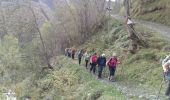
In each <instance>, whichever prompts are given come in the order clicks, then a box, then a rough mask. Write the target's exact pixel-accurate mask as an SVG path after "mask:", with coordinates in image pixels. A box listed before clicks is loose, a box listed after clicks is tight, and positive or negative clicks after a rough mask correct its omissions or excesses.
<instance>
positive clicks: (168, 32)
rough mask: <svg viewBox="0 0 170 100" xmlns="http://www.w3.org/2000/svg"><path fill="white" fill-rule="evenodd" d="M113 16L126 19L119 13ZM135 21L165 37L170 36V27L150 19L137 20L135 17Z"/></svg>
mask: <svg viewBox="0 0 170 100" xmlns="http://www.w3.org/2000/svg"><path fill="white" fill-rule="evenodd" d="M111 16H112V17H114V18H116V19H117V20H123V21H125V20H126V19H125V17H122V16H119V15H111ZM133 21H134V22H135V23H138V24H141V25H143V26H145V27H147V28H149V29H151V30H153V31H155V32H157V33H159V34H161V35H162V36H163V37H164V38H166V39H168V40H169V38H170V27H168V26H165V25H162V24H158V23H154V22H149V21H143V20H135V19H133Z"/></svg>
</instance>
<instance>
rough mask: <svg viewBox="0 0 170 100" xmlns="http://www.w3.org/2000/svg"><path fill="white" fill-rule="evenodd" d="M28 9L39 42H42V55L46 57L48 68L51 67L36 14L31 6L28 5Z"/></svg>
mask: <svg viewBox="0 0 170 100" xmlns="http://www.w3.org/2000/svg"><path fill="white" fill-rule="evenodd" d="M30 10H31V12H32V14H33V17H34V22H35V24H36V28H37V31H38V34H39V36H40V40H41V43H42V46H43V51H44V56H45V59H46V63H47V66H48V68H50V69H53V67H52V66H51V64H50V60H49V58H48V53H47V49H46V46H45V43H44V40H43V37H42V33H41V31H40V29H39V27H38V23H37V19H36V15H35V13H34V10H33V9H32V7H30Z"/></svg>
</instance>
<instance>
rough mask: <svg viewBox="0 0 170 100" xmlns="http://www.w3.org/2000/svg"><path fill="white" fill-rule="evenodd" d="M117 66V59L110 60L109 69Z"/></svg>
mask: <svg viewBox="0 0 170 100" xmlns="http://www.w3.org/2000/svg"><path fill="white" fill-rule="evenodd" d="M116 64H117V59H116V58H110V60H109V62H108V66H109V67H116Z"/></svg>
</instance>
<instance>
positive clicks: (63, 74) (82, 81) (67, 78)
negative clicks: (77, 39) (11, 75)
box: [16, 57, 125, 100]
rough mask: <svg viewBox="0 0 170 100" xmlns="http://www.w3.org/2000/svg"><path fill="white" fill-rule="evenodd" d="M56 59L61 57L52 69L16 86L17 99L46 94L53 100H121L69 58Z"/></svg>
mask: <svg viewBox="0 0 170 100" xmlns="http://www.w3.org/2000/svg"><path fill="white" fill-rule="evenodd" d="M57 59H61V60H60V61H59V62H56V66H55V70H54V71H46V72H44V74H42V75H41V74H39V75H38V76H35V77H36V78H35V77H34V79H29V80H26V81H25V82H23V83H21V84H18V85H17V86H16V93H17V94H18V96H19V97H21V98H20V99H22V97H24V96H31V97H32V100H40V99H43V98H44V97H46V96H50V97H53V98H54V100H96V99H98V100H125V98H124V97H123V96H122V94H121V93H120V92H118V91H117V90H116V89H115V88H114V87H113V86H111V85H107V84H104V83H102V82H100V81H98V80H97V79H95V78H94V77H93V76H92V75H91V74H89V73H88V72H87V70H86V69H84V68H83V67H80V66H78V65H76V64H73V63H72V60H70V59H67V58H65V57H59V58H57ZM30 82H31V83H30Z"/></svg>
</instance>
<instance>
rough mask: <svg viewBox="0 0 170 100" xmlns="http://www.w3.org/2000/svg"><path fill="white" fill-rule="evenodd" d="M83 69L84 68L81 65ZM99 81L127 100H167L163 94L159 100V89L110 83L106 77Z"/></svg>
mask: <svg viewBox="0 0 170 100" xmlns="http://www.w3.org/2000/svg"><path fill="white" fill-rule="evenodd" d="M73 63H74V64H77V65H78V61H76V60H74V61H73ZM81 67H84V66H83V65H81ZM84 68H85V67H84ZM89 74H90V73H89ZM93 76H94V77H95V78H97V75H93ZM99 81H101V82H103V83H105V84H110V85H113V86H114V87H116V88H117V90H119V91H121V93H122V94H123V95H124V96H125V97H126V100H166V99H165V96H164V94H163V93H161V94H160V95H159V99H157V94H158V89H159V87H158V88H157V90H153V89H150V88H149V87H143V86H141V85H140V84H139V85H134V84H131V83H129V82H125V81H123V82H119V81H115V82H110V81H109V80H108V79H107V78H106V77H103V78H102V79H99Z"/></svg>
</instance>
